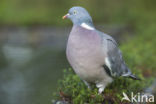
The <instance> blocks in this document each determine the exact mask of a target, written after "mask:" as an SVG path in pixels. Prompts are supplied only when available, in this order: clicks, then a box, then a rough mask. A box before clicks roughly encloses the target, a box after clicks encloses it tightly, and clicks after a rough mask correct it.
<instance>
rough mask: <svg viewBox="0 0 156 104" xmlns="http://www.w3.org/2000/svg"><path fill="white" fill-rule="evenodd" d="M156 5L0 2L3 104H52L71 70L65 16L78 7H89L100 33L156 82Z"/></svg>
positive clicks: (85, 0) (114, 0)
mask: <svg viewBox="0 0 156 104" xmlns="http://www.w3.org/2000/svg"><path fill="white" fill-rule="evenodd" d="M155 4H156V0H101V1H100V0H0V104H50V103H51V100H52V93H53V91H55V90H56V88H57V80H58V79H61V77H62V74H63V73H62V72H63V69H65V68H69V67H70V66H69V64H68V62H67V60H66V55H65V47H66V42H67V38H68V35H69V32H70V30H71V27H72V23H71V21H69V20H62V16H63V15H64V14H66V13H67V12H68V9H69V8H71V7H72V6H82V7H84V8H86V9H87V10H88V11H89V13H90V14H91V16H92V18H93V21H94V24H95V26H96V28H97V29H99V30H101V31H103V32H105V33H108V34H110V35H112V36H113V37H114V38H115V39H116V40H117V42H118V43H119V45H120V46H121V50H122V47H123V51H124V50H126V51H127V53H126V55H129V56H130V57H132V60H133V59H134V60H135V61H136V60H137V61H136V67H139V68H140V69H142V70H143V74H144V76H146V77H149V76H154V77H155V76H156V75H155V72H156V71H155V68H156V66H155V62H156V60H155V59H156V54H155V53H156V48H155V46H154V45H155V44H156V6H155ZM126 43H127V44H128V45H126ZM124 47H129V48H128V49H125V48H124ZM124 53H125V51H124V52H123V54H124ZM134 60H133V61H134ZM128 64H131V62H128Z"/></svg>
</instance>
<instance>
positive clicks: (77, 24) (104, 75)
mask: <svg viewBox="0 0 156 104" xmlns="http://www.w3.org/2000/svg"><path fill="white" fill-rule="evenodd" d="M63 18H69V19H70V20H71V21H72V22H73V24H74V25H73V28H72V31H71V33H70V35H69V39H68V43H67V50H66V54H67V59H68V61H69V63H70V64H71V66H72V68H73V69H74V71H75V73H76V74H77V75H79V77H80V78H81V79H82V80H83V81H84V82H85V84H86V85H87V86H88V87H90V86H89V83H95V84H96V86H97V88H99V93H102V92H103V90H104V88H105V87H106V86H107V85H108V84H109V83H111V82H112V81H113V78H116V77H120V76H124V77H130V78H133V79H138V78H137V77H136V76H134V75H133V74H132V73H131V71H130V70H129V68H128V67H127V66H126V64H125V62H124V60H123V58H122V53H121V51H120V50H119V48H118V45H117V43H116V41H115V40H114V39H113V38H112V37H111V36H109V35H107V34H104V33H102V32H100V31H98V30H96V29H95V28H94V26H93V23H92V18H91V17H90V15H89V13H88V12H87V11H86V10H85V9H84V8H82V7H73V8H71V9H70V10H69V13H68V14H67V15H65V16H64V17H63Z"/></svg>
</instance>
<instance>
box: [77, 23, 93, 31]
mask: <svg viewBox="0 0 156 104" xmlns="http://www.w3.org/2000/svg"><path fill="white" fill-rule="evenodd" d="M80 26H81V27H83V28H85V29H88V30H94V27H91V26H89V25H87V24H86V23H82V24H81V25H80Z"/></svg>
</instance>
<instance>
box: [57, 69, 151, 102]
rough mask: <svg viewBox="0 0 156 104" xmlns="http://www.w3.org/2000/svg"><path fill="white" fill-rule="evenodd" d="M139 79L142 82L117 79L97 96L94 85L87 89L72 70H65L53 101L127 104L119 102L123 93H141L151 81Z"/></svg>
mask: <svg viewBox="0 0 156 104" xmlns="http://www.w3.org/2000/svg"><path fill="white" fill-rule="evenodd" d="M137 74H138V73H137ZM139 77H141V78H142V79H143V80H142V81H134V80H132V79H127V78H126V79H125V78H122V77H121V78H118V79H116V80H115V81H114V82H113V83H111V84H110V85H109V86H107V87H106V88H105V91H104V93H103V94H101V95H99V94H98V89H97V88H96V87H95V86H94V85H92V90H90V89H88V88H87V86H86V85H85V84H84V83H83V81H81V79H80V78H79V77H78V76H77V75H76V74H74V73H73V71H72V69H68V70H66V69H65V70H64V77H63V79H62V80H60V81H59V87H58V92H59V93H57V94H54V99H55V100H63V101H67V102H68V103H70V104H84V103H89V104H107V103H108V104H110V103H113V104H119V103H122V104H124V103H125V104H127V103H128V102H121V98H122V97H123V96H122V93H123V92H125V93H127V94H130V93H131V92H134V93H137V92H142V91H143V89H144V88H145V87H147V86H148V85H149V84H150V83H151V81H152V80H151V79H144V78H143V77H142V76H141V74H139Z"/></svg>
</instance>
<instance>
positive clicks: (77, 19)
mask: <svg viewBox="0 0 156 104" xmlns="http://www.w3.org/2000/svg"><path fill="white" fill-rule="evenodd" d="M66 18H68V19H70V20H71V21H72V22H73V24H75V25H81V24H82V23H85V24H87V25H89V26H93V23H92V18H91V16H90V15H89V13H88V12H87V10H86V9H84V8H82V7H79V6H76V7H72V8H70V9H69V11H68V13H67V14H66V15H65V16H63V19H66Z"/></svg>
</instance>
